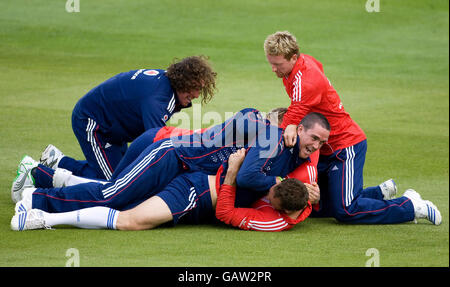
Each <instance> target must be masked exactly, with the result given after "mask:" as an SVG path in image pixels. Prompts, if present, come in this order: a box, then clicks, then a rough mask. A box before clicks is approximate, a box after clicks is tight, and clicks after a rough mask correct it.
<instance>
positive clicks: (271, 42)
mask: <svg viewBox="0 0 450 287" xmlns="http://www.w3.org/2000/svg"><path fill="white" fill-rule="evenodd" d="M264 52H265V53H266V55H271V56H279V55H282V56H284V58H285V59H286V60H290V59H291V58H292V56H294V55H297V56H300V48H299V47H298V44H297V39H296V38H295V36H294V35H292V34H291V33H289V32H288V31H282V32H280V31H278V32H276V33H274V34H272V35H269V36H267V38H266V40H265V41H264Z"/></svg>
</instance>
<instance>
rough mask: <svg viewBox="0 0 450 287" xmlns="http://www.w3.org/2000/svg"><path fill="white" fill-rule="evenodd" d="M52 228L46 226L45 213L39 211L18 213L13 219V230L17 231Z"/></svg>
mask: <svg viewBox="0 0 450 287" xmlns="http://www.w3.org/2000/svg"><path fill="white" fill-rule="evenodd" d="M50 228H51V227H50V226H48V225H46V224H45V220H44V212H43V211H42V210H39V209H32V210H30V211H25V212H18V213H16V214H15V215H14V216H13V218H12V219H11V229H12V230H15V231H22V230H32V229H50Z"/></svg>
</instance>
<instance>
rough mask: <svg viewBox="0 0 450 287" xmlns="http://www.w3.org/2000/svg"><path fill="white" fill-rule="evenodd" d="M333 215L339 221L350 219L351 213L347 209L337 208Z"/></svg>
mask: <svg viewBox="0 0 450 287" xmlns="http://www.w3.org/2000/svg"><path fill="white" fill-rule="evenodd" d="M333 217H334V218H335V219H336V220H337V221H339V222H348V221H350V220H351V217H352V216H351V215H350V213H349V212H348V210H346V209H344V208H339V209H336V210H334V212H333Z"/></svg>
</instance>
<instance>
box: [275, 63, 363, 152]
mask: <svg viewBox="0 0 450 287" xmlns="http://www.w3.org/2000/svg"><path fill="white" fill-rule="evenodd" d="M283 84H284V86H285V88H286V92H287V93H288V95H289V98H291V105H290V106H289V107H288V110H287V112H286V114H285V115H284V117H283V122H282V124H281V128H283V129H285V128H286V127H287V126H288V125H291V124H292V125H298V124H299V123H300V121H301V119H302V118H303V117H304V116H305V115H307V114H308V113H310V112H319V113H321V114H323V115H324V116H325V117H326V118H327V119H328V121H329V122H330V126H331V132H330V137H329V139H328V143H327V144H324V145H323V146H322V148H321V151H320V153H321V154H324V155H329V154H332V153H333V152H334V151H336V150H339V149H343V148H346V147H349V146H352V145H355V144H357V143H359V142H361V141H363V140H365V139H366V135H365V134H364V132H363V130H362V129H361V128H360V127H359V126H358V124H357V123H356V122H355V121H353V120H352V118H351V117H350V115H349V114H348V113H347V112H346V111H345V109H344V106H343V105H342V102H341V100H340V98H339V95H338V94H337V92H336V90H335V89H334V88H333V86H332V85H331V83H330V81H329V80H328V78H327V77H326V76H325V73H324V71H323V67H322V64H321V63H320V62H319V61H317V60H316V59H314V58H313V57H311V56H309V55H306V54H300V56H299V57H298V60H297V62H296V63H295V65H294V68H293V69H292V71H291V73H290V74H289V76H288V77H285V78H283Z"/></svg>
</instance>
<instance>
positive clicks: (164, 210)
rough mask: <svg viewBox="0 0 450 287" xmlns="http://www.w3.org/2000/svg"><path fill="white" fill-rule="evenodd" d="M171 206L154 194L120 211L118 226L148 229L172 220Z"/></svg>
mask: <svg viewBox="0 0 450 287" xmlns="http://www.w3.org/2000/svg"><path fill="white" fill-rule="evenodd" d="M172 218H173V217H172V212H171V211H170V209H169V206H167V204H166V203H165V202H164V201H163V200H162V199H161V198H160V197H159V196H156V195H155V196H153V197H150V198H149V199H147V200H146V201H144V202H142V203H141V204H139V205H138V206H136V207H134V208H132V209H130V210H126V211H122V212H120V214H119V216H118V218H117V223H116V228H117V229H119V230H146V229H152V228H155V227H157V226H159V225H161V224H163V223H166V222H169V221H171V220H172Z"/></svg>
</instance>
